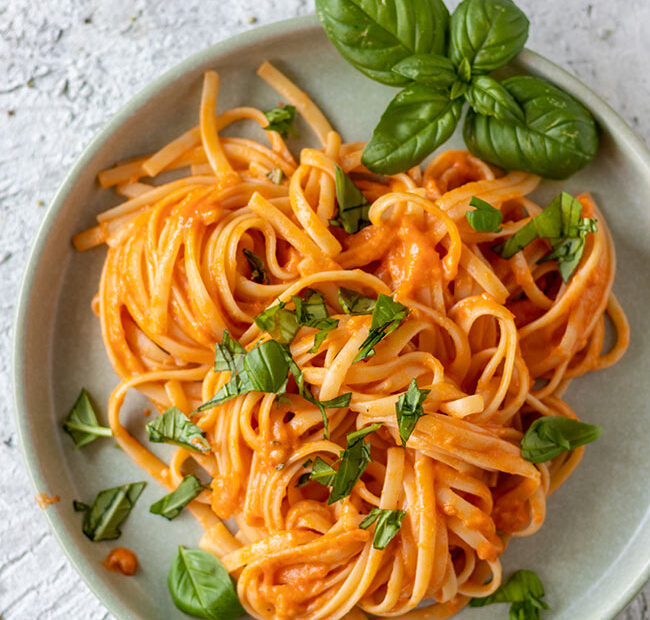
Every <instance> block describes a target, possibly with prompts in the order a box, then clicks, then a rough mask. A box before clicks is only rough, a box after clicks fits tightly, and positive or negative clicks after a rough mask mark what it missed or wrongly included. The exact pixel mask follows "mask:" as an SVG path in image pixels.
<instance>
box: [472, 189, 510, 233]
mask: <svg viewBox="0 0 650 620" xmlns="http://www.w3.org/2000/svg"><path fill="white" fill-rule="evenodd" d="M469 204H470V206H471V207H474V211H467V212H466V213H465V218H466V219H467V221H468V222H469V225H470V226H471V227H472V228H473V229H474V230H475V231H476V232H499V231H500V230H501V228H502V227H501V222H502V221H503V214H502V213H501V211H499V209H495V208H494V207H493V206H492V205H491V204H490V203H489V202H485V200H481V199H480V198H477V197H476V196H472V199H471V200H470V201H469Z"/></svg>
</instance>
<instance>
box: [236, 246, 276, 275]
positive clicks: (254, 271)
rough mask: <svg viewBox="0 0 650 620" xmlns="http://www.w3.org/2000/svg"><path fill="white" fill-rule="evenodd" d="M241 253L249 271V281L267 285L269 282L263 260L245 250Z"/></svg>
mask: <svg viewBox="0 0 650 620" xmlns="http://www.w3.org/2000/svg"><path fill="white" fill-rule="evenodd" d="M242 251H243V253H244V256H245V257H246V260H247V261H248V266H249V267H250V269H251V278H250V279H251V280H252V281H253V282H256V283H257V284H268V283H269V281H270V280H269V276H268V274H267V273H266V265H265V264H264V259H263V258H261V257H259V256H258V255H257V254H255V253H254V252H251V251H250V250H247V249H246V248H244V249H243V250H242Z"/></svg>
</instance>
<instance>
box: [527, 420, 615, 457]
mask: <svg viewBox="0 0 650 620" xmlns="http://www.w3.org/2000/svg"><path fill="white" fill-rule="evenodd" d="M602 432H603V429H602V427H600V426H594V425H593V424H585V423H584V422H578V420H571V419H569V418H564V417H561V416H545V417H543V418H538V419H537V420H535V421H534V422H533V423H532V424H531V425H530V428H529V429H528V430H527V431H526V433H525V435H524V436H523V438H522V440H521V455H522V456H523V457H524V458H525V459H526V460H527V461H530V462H531V463H543V462H544V461H550V460H551V459H554V458H555V457H556V456H558V455H559V454H562V452H566V451H568V450H575V448H578V447H579V446H584V445H585V444H587V443H591V442H592V441H596V439H598V438H599V437H600V436H601V434H602Z"/></svg>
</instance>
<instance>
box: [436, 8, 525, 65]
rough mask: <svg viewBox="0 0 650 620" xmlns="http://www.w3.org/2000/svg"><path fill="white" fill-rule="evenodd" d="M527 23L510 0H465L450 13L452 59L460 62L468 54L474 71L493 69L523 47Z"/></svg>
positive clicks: (455, 62)
mask: <svg viewBox="0 0 650 620" xmlns="http://www.w3.org/2000/svg"><path fill="white" fill-rule="evenodd" d="M528 26H529V22H528V19H527V18H526V16H525V15H524V13H523V12H522V11H521V10H520V9H519V8H518V7H517V6H516V5H515V3H514V2H512V1H511V0H463V2H461V3H460V4H459V5H458V6H457V7H456V10H455V11H454V12H453V13H452V16H451V24H450V34H451V41H450V44H449V55H450V57H451V60H452V61H453V63H454V64H455V65H456V66H458V65H459V64H460V63H461V62H462V61H463V59H465V58H466V59H467V60H468V61H469V62H470V64H471V66H472V72H473V73H489V72H490V71H494V69H498V68H499V67H503V65H505V64H507V63H509V62H510V61H511V60H512V59H513V58H514V57H515V56H516V55H517V54H518V53H519V52H520V51H521V50H522V49H523V47H524V44H525V43H526V39H527V38H528Z"/></svg>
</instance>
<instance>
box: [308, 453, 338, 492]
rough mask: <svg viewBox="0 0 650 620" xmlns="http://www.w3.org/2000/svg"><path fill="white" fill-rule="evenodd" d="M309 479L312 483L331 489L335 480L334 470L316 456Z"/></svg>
mask: <svg viewBox="0 0 650 620" xmlns="http://www.w3.org/2000/svg"><path fill="white" fill-rule="evenodd" d="M309 477H310V479H311V480H313V481H314V482H318V483H320V484H322V485H323V486H326V487H331V486H332V485H333V484H334V479H335V478H336V470H335V469H334V468H333V467H332V466H331V465H328V464H327V463H326V462H325V461H324V460H323V459H322V458H321V457H320V456H317V457H316V458H315V459H314V464H313V465H312V468H311V474H310V476H309Z"/></svg>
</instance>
